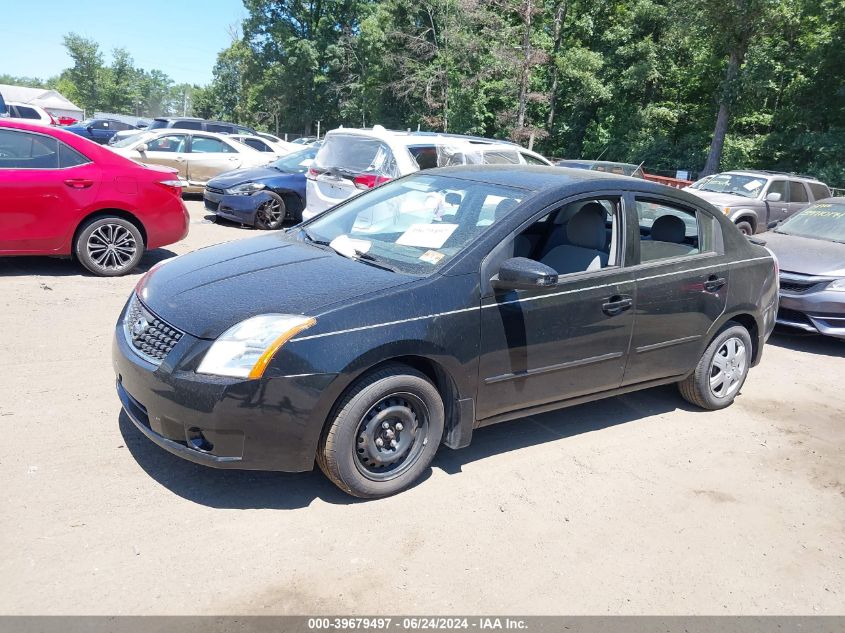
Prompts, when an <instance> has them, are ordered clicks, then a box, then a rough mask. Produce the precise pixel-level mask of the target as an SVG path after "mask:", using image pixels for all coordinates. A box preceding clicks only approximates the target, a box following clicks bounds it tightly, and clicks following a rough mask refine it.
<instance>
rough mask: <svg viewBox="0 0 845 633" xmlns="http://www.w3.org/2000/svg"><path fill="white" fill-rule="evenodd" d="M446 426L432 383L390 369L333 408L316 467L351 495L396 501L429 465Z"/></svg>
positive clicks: (408, 370) (409, 370) (400, 369)
mask: <svg viewBox="0 0 845 633" xmlns="http://www.w3.org/2000/svg"><path fill="white" fill-rule="evenodd" d="M443 424H444V409H443V399H442V398H441V397H440V394H439V393H438V391H437V389H436V388H435V386H434V385H433V384H432V383H431V381H430V380H429V379H428V378H427V377H426V376H424V375H423V374H422V373H420V372H418V371H416V370H415V369H412V368H411V367H408V366H406V365H400V364H396V363H393V364H390V365H386V366H385V367H382V368H381V369H378V370H376V371H374V372H372V373H370V374H368V375H365V376H364V377H362V378H361V379H360V380H359V381H358V382H357V383H355V385H354V386H353V387H352V389H351V390H350V391H349V392H348V393H347V395H345V396H344V397H343V399H342V400H340V402H339V403H338V405H337V406H336V407H335V414H334V418H333V419H332V421H331V424H330V425H329V426H328V428H327V429H326V431H325V432H324V433H323V437H322V438H321V440H320V445H319V447H318V450H317V463H318V464H319V466H320V469H321V470H322V471H323V472H324V473H325V474H326V476H327V477H328V478H329V479H330V480H331V481H332V482H333V483H334V484H335V485H336V486H337V487H338V488H340V489H341V490H343V491H344V492H347V493H348V494H350V495H353V496H355V497H362V498H367V499H375V498H378V497H386V496H389V495H393V494H396V493H397V492H399V491H401V490H404V489H405V488H407V487H409V486H410V485H412V484H413V483H414V482H415V481H416V480H417V479H418V478H419V477H420V475H422V473H423V472H424V471H425V469H426V468H428V466H429V465H430V464H431V460H432V459H433V458H434V454H435V453H436V452H437V449H438V447H439V445H440V440H441V438H442V437H443ZM385 426H386V427H387V428H385ZM391 439H392V441H393V442H396V444H395V446H394V447H393V448H391V447H390V442H391ZM379 440H381V442H382V446H379V445H378V441H379Z"/></svg>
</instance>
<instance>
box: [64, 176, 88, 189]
mask: <svg viewBox="0 0 845 633" xmlns="http://www.w3.org/2000/svg"><path fill="white" fill-rule="evenodd" d="M65 184H66V185H67V186H68V187H70V188H71V189H87V188H88V187H90V186H91V185H93V184H94V181H93V180H91V179H89V178H68V179H67V180H65Z"/></svg>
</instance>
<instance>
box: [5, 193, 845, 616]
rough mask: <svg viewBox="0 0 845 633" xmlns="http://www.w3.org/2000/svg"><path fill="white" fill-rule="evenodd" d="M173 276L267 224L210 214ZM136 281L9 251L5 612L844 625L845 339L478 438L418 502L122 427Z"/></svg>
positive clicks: (449, 458)
mask: <svg viewBox="0 0 845 633" xmlns="http://www.w3.org/2000/svg"><path fill="white" fill-rule="evenodd" d="M189 207H190V208H191V212H192V216H193V223H192V225H191V234H190V236H189V237H188V239H187V240H186V241H184V242H182V243H180V244H177V245H175V246H172V247H169V248H168V249H161V250H158V251H154V252H152V253H149V254H148V255H147V256H146V257H145V259H144V262H143V264H144V265H143V268H144V269H146V268H148V267H149V266H151V265H152V264H153V263H155V262H156V261H159V260H161V259H164V258H167V257H170V256H172V255H173V254H174V253H176V254H178V253H184V252H187V251H190V250H193V249H196V248H199V247H201V246H206V245H209V244H214V243H217V242H222V241H226V240H232V239H243V238H249V237H251V236H253V235H255V232H254V231H250V230H247V229H242V228H240V227H237V226H234V225H228V226H220V225H215V224H212V223H210V222H208V221H207V220H204V214H203V212H202V209H201V203H200V202H198V201H196V200H194V201H191V202H189ZM139 275H140V272H139V273H138V274H133V275H130V276H128V277H124V278H121V279H97V278H93V277H89V276H86V275H83V274H82V273H81V271H80V268H79V267H77V266H76V265H74V264H73V263H70V262H67V261H61V260H51V259H46V258H33V259H11V258H5V259H2V258H0V424H2V429H3V436H4V438H5V439H4V441H3V442H2V443H0V477H2V485H0V503H2V508H3V510H2V512H0V579H2V584H3V589H2V591H0V613H6V614H11V613H14V614H37V613H50V614H153V613H158V614H271V613H272V614H279V613H299V614H310V613H319V612H326V613H334V614H352V613H384V614H407V613H417V614H423V615H431V614H450V613H491V612H494V613H520V614H553V613H570V614H586V613H590V614H605V613H621V614H642V613H656V614H684V613H707V614H752V613H755V614H756V613H767V614H821V613H827V614H834V613H840V614H841V613H844V612H845V584H843V576H845V529H843V528H845V450H843V446H845V389H843V388H842V385H843V375H845V344H843V343H840V342H837V341H833V340H824V339H821V338H797V337H786V336H779V335H776V336H775V337H774V338H773V339H772V341H771V342H770V344H769V345H768V346H767V348H766V350H765V356H764V360H763V363H762V365H761V366H759V367H758V368H756V369H754V370H752V372H751V375H750V377H749V379H748V381H747V383H746V385H745V387H744V389H743V392H742V394H741V395H740V397H739V398H738V400H737V402H736V404H735V405H734V406H732V407H731V408H729V409H727V410H725V411H721V412H716V413H704V412H700V411H697V410H694V409H693V408H691V407H690V406H688V405H687V404H686V403H685V402H684V401H683V400H681V398H680V397H679V396H678V395H677V392H676V391H675V389H674V388H670V387H667V388H660V389H652V390H649V391H645V392H642V393H638V394H633V395H628V396H624V397H620V398H613V399H610V400H606V401H603V402H600V403H597V404H592V405H585V406H579V407H576V408H572V409H568V410H564V411H561V412H556V413H551V414H545V415H541V416H536V417H531V418H526V419H523V420H518V421H514V422H510V423H506V424H501V425H498V426H495V427H490V428H488V429H485V430H482V431H479V432H477V433H476V435H475V437H474V440H473V444H472V446H470V447H469V448H468V449H465V450H462V451H451V450H449V449H446V448H441V450H440V453H439V454H438V457H437V458H436V461H435V464H434V467H433V468H432V469H431V473H430V475H429V476H427V477H426V478H425V480H424V481H423V482H421V483H420V484H419V485H418V486H416V487H415V488H413V489H411V490H409V491H407V492H405V493H403V494H400V495H398V496H396V497H393V498H390V499H385V500H380V501H371V502H356V501H353V500H351V498H349V497H346V496H345V495H343V494H342V493H340V492H339V491H337V490H336V489H335V488H334V487H333V486H332V485H331V484H330V483H329V482H328V481H327V480H326V479H324V477H323V476H322V474H321V473H320V472H319V471H318V470H315V471H314V472H312V473H307V474H298V475H293V474H284V473H281V474H280V473H249V472H235V471H215V470H211V469H207V468H204V467H201V466H195V465H193V464H190V463H187V462H184V461H181V460H179V459H178V458H176V457H173V456H171V455H169V454H168V453H165V452H164V451H162V450H161V449H159V448H157V447H156V446H154V445H153V444H151V443H150V442H148V441H147V440H146V439H145V438H143V437H142V436H141V435H140V434H139V433H138V432H136V431H135V429H134V427H133V426H132V424H131V423H130V422H129V421H128V420H127V419H126V418H125V417H124V416H122V415H121V413H120V406H119V403H118V400H117V396H116V395H115V391H114V374H113V372H112V367H111V360H110V358H111V357H110V348H111V338H112V332H113V325H114V322H115V319H116V317H117V315H118V312H119V311H120V309H121V307H122V305H123V303H124V301H125V300H126V298H127V297H128V295H129V293H130V291H131V290H132V287H133V286H134V284H135V283H136V281H137V280H138V277H139Z"/></svg>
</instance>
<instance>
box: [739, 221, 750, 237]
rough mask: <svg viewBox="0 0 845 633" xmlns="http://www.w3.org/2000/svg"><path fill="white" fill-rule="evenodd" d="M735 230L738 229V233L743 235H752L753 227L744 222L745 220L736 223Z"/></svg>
mask: <svg viewBox="0 0 845 633" xmlns="http://www.w3.org/2000/svg"><path fill="white" fill-rule="evenodd" d="M736 228H738V229H739V232H740V233H742V234H743V235H754V227H753V226H751V223H750V222H746V221H745V220H743V221H741V222H737V223H736Z"/></svg>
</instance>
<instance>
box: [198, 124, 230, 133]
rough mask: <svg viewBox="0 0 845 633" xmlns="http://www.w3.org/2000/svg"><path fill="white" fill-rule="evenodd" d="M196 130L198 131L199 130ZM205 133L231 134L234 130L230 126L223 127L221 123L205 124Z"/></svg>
mask: <svg viewBox="0 0 845 633" xmlns="http://www.w3.org/2000/svg"><path fill="white" fill-rule="evenodd" d="M197 129H198V130H199V129H200V128H197ZM205 131H206V132H216V133H217V134H233V133H234V132H235V128H234V127H233V126H231V125H223V124H222V123H206V124H205Z"/></svg>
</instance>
